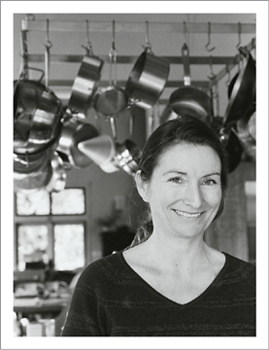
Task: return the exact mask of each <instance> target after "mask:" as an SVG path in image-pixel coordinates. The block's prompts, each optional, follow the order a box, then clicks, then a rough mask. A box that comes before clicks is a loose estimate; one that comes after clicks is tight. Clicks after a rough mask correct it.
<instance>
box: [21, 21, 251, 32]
mask: <svg viewBox="0 0 269 350" xmlns="http://www.w3.org/2000/svg"><path fill="white" fill-rule="evenodd" d="M85 23H86V20H85V21H53V20H50V21H49V30H50V31H56V32H85V28H86V25H85ZM143 23H145V22H117V21H116V22H115V31H116V32H124V33H141V32H145V28H144V26H143ZM185 23H186V22H185ZM185 23H184V22H182V23H165V22H161V23H160V22H158V23H157V22H156V23H154V22H149V30H150V31H152V32H162V33H184V31H185V30H186V32H187V33H193V34H205V33H208V23H186V24H185ZM239 23H240V22H238V23H210V26H211V34H214V33H215V34H222V33H224V34H229V33H230V34H235V33H238V31H239ZM21 29H22V30H24V31H39V32H40V31H46V30H47V21H46V20H35V19H24V20H22V23H21ZM111 30H112V22H108V21H105V22H100V21H99V22H92V21H89V31H90V32H99V33H107V32H109V33H111ZM240 33H241V34H253V35H255V33H256V24H255V23H240Z"/></svg>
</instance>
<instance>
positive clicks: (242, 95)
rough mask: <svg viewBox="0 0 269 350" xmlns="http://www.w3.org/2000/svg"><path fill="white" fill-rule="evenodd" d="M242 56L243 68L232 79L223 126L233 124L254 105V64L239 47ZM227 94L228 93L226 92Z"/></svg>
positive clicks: (250, 57)
mask: <svg viewBox="0 0 269 350" xmlns="http://www.w3.org/2000/svg"><path fill="white" fill-rule="evenodd" d="M239 52H240V53H241V54H242V55H243V56H244V58H245V60H244V62H243V68H242V69H241V70H240V72H239V73H238V75H237V77H236V79H235V77H234V85H233V87H232V89H231V92H230V94H231V95H230V100H229V103H228V106H227V109H226V112H225V116H224V119H225V124H226V125H228V124H232V123H235V122H236V121H237V120H239V119H240V118H242V117H243V116H244V114H245V112H246V111H247V110H248V109H249V108H251V106H252V105H253V103H255V98H256V64H255V61H254V60H253V58H252V56H251V54H250V53H249V52H248V50H247V49H246V48H243V47H240V48H239ZM228 93H229V92H228Z"/></svg>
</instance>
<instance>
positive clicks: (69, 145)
mask: <svg viewBox="0 0 269 350" xmlns="http://www.w3.org/2000/svg"><path fill="white" fill-rule="evenodd" d="M98 135H99V132H98V131H97V129H96V128H95V127H94V126H93V125H92V124H90V123H88V122H87V121H85V120H84V119H82V118H78V117H75V116H73V115H68V114H66V115H65V117H64V118H63V126H62V130H61V133H60V137H59V141H58V144H57V148H56V151H59V152H61V153H64V154H65V155H66V156H67V157H68V159H69V162H70V164H71V165H72V166H74V167H76V168H84V167H86V166H88V165H89V164H91V162H92V161H91V159H90V158H89V157H87V156H85V154H83V153H82V152H81V151H80V150H79V149H78V144H79V143H80V142H82V141H85V140H89V139H91V138H93V137H96V136H98Z"/></svg>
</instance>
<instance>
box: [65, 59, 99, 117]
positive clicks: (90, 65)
mask: <svg viewBox="0 0 269 350" xmlns="http://www.w3.org/2000/svg"><path fill="white" fill-rule="evenodd" d="M103 64H104V61H103V60H102V59H100V58H98V57H96V56H93V55H92V56H90V55H85V56H84V57H83V59H82V63H81V66H80V68H79V71H78V75H77V77H76V78H75V80H74V84H73V86H72V90H71V96H70V99H69V102H68V107H69V108H70V109H71V110H72V111H73V112H74V113H77V112H81V113H84V114H86V112H87V110H88V109H89V108H90V107H91V105H92V100H93V96H94V94H95V92H96V90H97V88H98V84H99V80H100V77H101V70H102V67H103Z"/></svg>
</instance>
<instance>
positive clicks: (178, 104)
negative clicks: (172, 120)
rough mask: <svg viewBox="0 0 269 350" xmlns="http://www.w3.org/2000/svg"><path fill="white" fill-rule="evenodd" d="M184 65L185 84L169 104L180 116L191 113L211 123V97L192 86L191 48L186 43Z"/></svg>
mask: <svg viewBox="0 0 269 350" xmlns="http://www.w3.org/2000/svg"><path fill="white" fill-rule="evenodd" d="M181 51H182V60H183V67H184V86H183V87H180V88H179V89H177V90H176V91H174V92H173V93H172V95H171V96H170V99H169V106H170V107H171V109H172V110H173V112H175V113H176V114H177V115H179V116H183V115H190V116H193V117H196V118H199V119H201V120H203V121H204V122H205V123H206V124H210V123H211V120H212V116H211V108H212V103H211V99H210V97H209V96H208V95H207V94H206V93H205V92H203V91H202V90H200V89H196V88H194V87H192V86H191V75H190V64H189V48H188V46H187V44H186V43H184V44H183V46H182V50H181Z"/></svg>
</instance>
